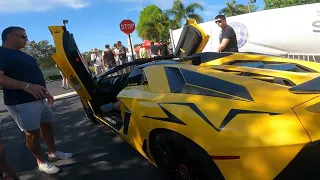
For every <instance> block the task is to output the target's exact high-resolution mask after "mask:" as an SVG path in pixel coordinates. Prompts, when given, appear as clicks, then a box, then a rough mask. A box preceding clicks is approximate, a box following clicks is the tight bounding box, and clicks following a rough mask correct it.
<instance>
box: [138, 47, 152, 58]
mask: <svg viewBox="0 0 320 180" xmlns="http://www.w3.org/2000/svg"><path fill="white" fill-rule="evenodd" d="M139 56H140V58H150V53H149V51H148V50H147V48H146V47H145V46H144V45H143V44H141V48H140V50H139Z"/></svg>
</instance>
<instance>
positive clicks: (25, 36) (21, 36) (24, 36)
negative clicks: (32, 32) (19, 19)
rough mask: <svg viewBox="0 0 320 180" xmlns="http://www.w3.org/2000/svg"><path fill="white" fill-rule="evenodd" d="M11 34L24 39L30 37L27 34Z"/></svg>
mask: <svg viewBox="0 0 320 180" xmlns="http://www.w3.org/2000/svg"><path fill="white" fill-rule="evenodd" d="M11 35H15V36H19V37H20V38H22V39H28V36H27V35H21V34H11Z"/></svg>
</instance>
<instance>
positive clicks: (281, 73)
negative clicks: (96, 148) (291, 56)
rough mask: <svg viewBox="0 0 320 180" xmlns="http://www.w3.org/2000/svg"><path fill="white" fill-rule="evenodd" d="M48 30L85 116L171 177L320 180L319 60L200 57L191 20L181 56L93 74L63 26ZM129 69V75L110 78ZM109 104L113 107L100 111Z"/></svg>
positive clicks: (199, 34) (200, 38)
mask: <svg viewBox="0 0 320 180" xmlns="http://www.w3.org/2000/svg"><path fill="white" fill-rule="evenodd" d="M49 29H50V32H51V33H52V36H53V40H54V44H55V47H56V53H55V54H54V56H53V58H54V60H55V62H56V63H57V65H58V66H59V68H60V69H61V70H62V71H63V73H64V74H65V75H66V77H67V78H68V80H69V81H70V82H71V84H72V86H73V87H74V89H75V90H76V91H77V93H78V95H79V97H80V98H81V101H82V103H83V106H84V109H85V111H86V113H87V116H88V117H89V118H90V119H91V120H92V121H98V122H100V123H102V124H104V125H106V126H108V127H109V128H110V129H111V130H112V131H114V132H115V133H116V134H118V135H119V136H121V137H122V138H123V139H125V140H126V141H127V142H128V143H129V144H131V145H132V146H133V148H135V149H136V150H137V151H138V152H140V153H141V155H142V156H144V157H145V158H146V159H147V160H148V161H150V162H151V163H152V164H154V165H155V166H156V167H158V168H159V169H160V170H163V171H164V172H166V173H168V174H169V175H170V177H172V178H173V179H186V180H189V179H196V180H197V179H201V180H202V179H203V180H211V179H231V180H233V179H235V180H241V179H243V180H248V179H254V180H257V179H296V178H298V179H308V176H310V177H311V175H316V176H317V177H319V175H318V174H319V173H317V169H316V167H320V166H319V165H320V161H319V160H318V154H317V153H318V152H320V151H319V150H320V146H319V141H318V140H319V139H320V120H319V119H320V103H319V101H320V97H319V93H320V91H319V90H320V87H319V84H320V83H319V82H320V78H319V75H320V74H319V73H318V71H319V69H320V68H318V64H316V63H306V64H304V63H302V62H298V61H295V60H290V62H291V63H296V64H298V65H301V66H299V67H300V68H301V67H302V66H303V68H306V69H311V70H312V71H308V72H292V71H289V70H277V69H275V68H271V69H270V68H269V69H268V68H261V67H260V68H257V67H252V65H251V66H239V65H233V66H232V65H230V66H229V65H226V64H224V63H225V62H226V61H223V60H221V58H223V57H221V56H224V54H223V53H201V51H202V49H203V47H204V46H205V44H206V43H207V41H208V38H209V36H208V35H207V34H205V33H204V31H203V30H201V28H200V27H199V26H198V25H197V24H196V23H195V22H194V21H189V22H188V23H187V24H186V25H185V27H184V30H183V32H182V35H181V37H180V40H179V42H178V46H177V48H176V51H175V53H174V54H175V58H178V60H173V59H175V58H172V57H157V58H153V59H140V60H135V61H133V62H130V63H127V64H122V65H120V66H117V67H115V68H112V69H110V70H108V71H107V72H105V73H104V74H102V75H101V76H98V77H96V76H95V75H94V74H93V73H92V72H91V71H90V69H89V68H88V67H87V66H86V65H85V63H83V59H82V57H81V55H80V52H79V50H78V48H77V45H76V42H75V40H74V38H73V35H72V34H71V33H70V32H69V31H67V29H66V27H65V26H50V27H49ZM189 37H192V38H189ZM238 54H240V55H234V56H235V57H239V56H246V57H248V58H250V57H251V59H252V58H254V57H256V56H258V55H252V54H243V53H242V54H241V53H238ZM208 56H210V58H207V62H211V64H205V59H206V57H208ZM217 57H220V58H217ZM275 58H276V57H275ZM166 59H167V60H166ZM217 59H220V60H221V61H219V62H218V61H216V60H217ZM257 59H258V58H257ZM269 59H271V56H270V57H269ZM259 60H260V61H261V59H259ZM270 61H271V60H270ZM199 62H200V63H199ZM215 62H217V64H215ZM217 65H218V66H217ZM129 66H131V67H132V71H131V72H128V73H125V74H120V75H119V74H117V72H118V71H119V70H122V69H124V68H126V67H129ZM115 74H116V75H115ZM110 103H114V104H116V103H119V104H120V108H119V109H112V110H110V109H105V108H104V107H105V105H108V104H110ZM312 167H313V168H312ZM312 173H314V174H312Z"/></svg>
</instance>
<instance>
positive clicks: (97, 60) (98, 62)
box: [91, 48, 104, 76]
mask: <svg viewBox="0 0 320 180" xmlns="http://www.w3.org/2000/svg"><path fill="white" fill-rule="evenodd" d="M91 61H92V62H93V66H94V71H95V73H96V74H97V75H98V76H99V75H100V74H101V73H103V72H104V66H103V62H102V57H101V55H100V54H99V52H98V49H97V48H95V49H93V50H92V53H91Z"/></svg>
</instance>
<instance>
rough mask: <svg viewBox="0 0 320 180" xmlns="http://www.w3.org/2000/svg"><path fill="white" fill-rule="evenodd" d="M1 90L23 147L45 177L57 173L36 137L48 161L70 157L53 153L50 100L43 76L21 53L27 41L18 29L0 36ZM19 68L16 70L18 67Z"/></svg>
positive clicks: (69, 154) (65, 154)
mask: <svg viewBox="0 0 320 180" xmlns="http://www.w3.org/2000/svg"><path fill="white" fill-rule="evenodd" d="M1 38H2V46H1V47H0V86H1V87H3V94H4V98H3V99H4V104H5V106H6V108H7V110H8V112H9V114H10V115H11V117H12V118H13V119H14V120H15V122H16V123H17V125H18V127H19V128H20V129H21V131H23V132H24V133H25V136H26V146H27V148H28V149H29V150H30V151H31V152H32V154H33V155H34V157H35V158H36V159H37V164H38V167H39V169H40V170H41V171H44V172H46V173H48V174H55V173H58V172H59V171H60V168H58V167H57V166H54V165H51V164H50V163H49V162H47V161H45V158H44V154H43V152H42V150H41V147H40V140H39V133H40V135H41V137H42V139H43V140H44V142H45V143H46V145H47V147H48V159H49V160H50V161H55V160H58V159H70V158H71V157H72V156H73V155H72V154H71V153H64V152H60V151H56V146H55V142H54V137H53V132H52V126H51V121H52V120H53V119H54V117H53V114H52V111H51V108H50V106H49V105H52V104H53V102H54V99H53V97H52V96H51V95H50V93H49V92H48V90H47V89H46V83H45V80H44V77H43V74H42V72H41V70H40V68H39V66H38V64H37V61H36V59H34V58H33V57H32V56H29V55H28V54H26V53H24V52H22V51H21V49H22V48H24V47H25V45H26V42H27V41H28V37H27V35H26V32H25V30H24V29H23V28H21V27H9V28H6V29H5V30H3V32H2V34H1ZM17 64H18V66H17Z"/></svg>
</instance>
